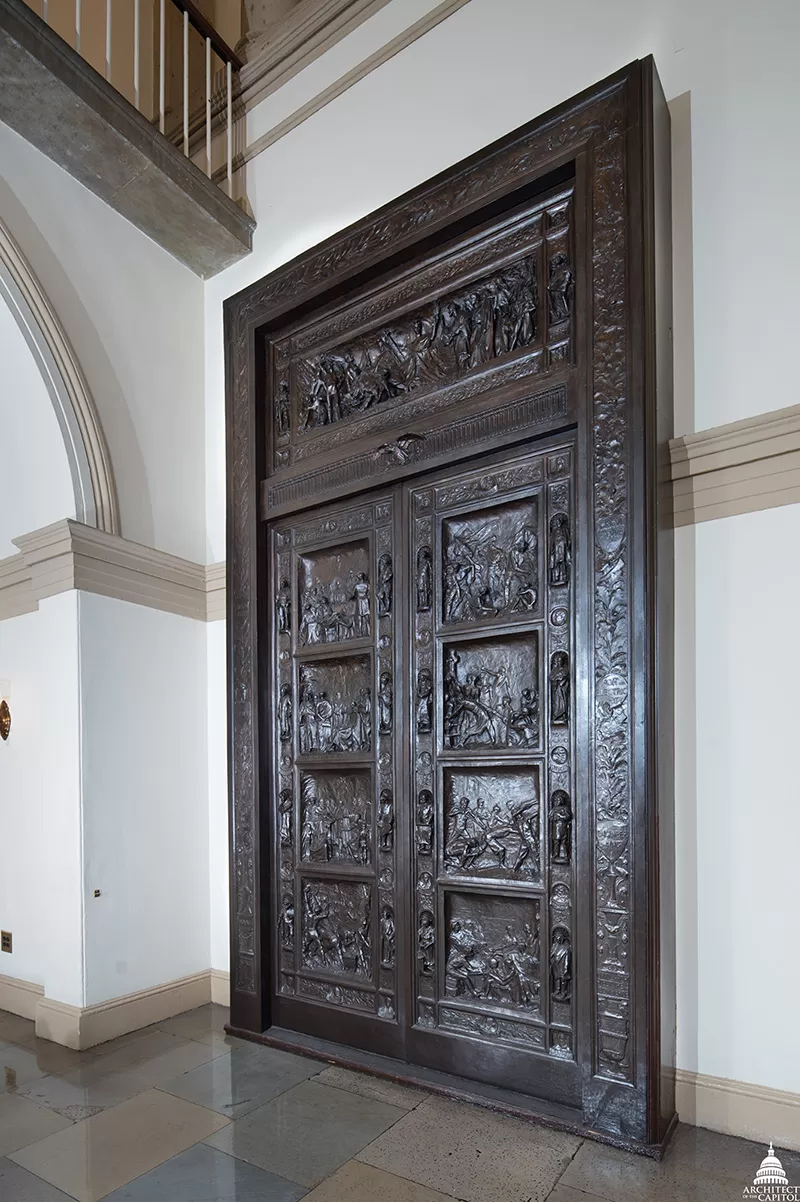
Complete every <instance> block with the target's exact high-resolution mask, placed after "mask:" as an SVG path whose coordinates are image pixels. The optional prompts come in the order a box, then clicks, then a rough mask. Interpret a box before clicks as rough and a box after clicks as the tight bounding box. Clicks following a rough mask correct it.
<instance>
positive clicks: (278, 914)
mask: <svg viewBox="0 0 800 1202" xmlns="http://www.w3.org/2000/svg"><path fill="white" fill-rule="evenodd" d="M396 524H397V506H396V501H395V498H394V496H393V494H392V493H391V492H389V493H388V494H386V495H383V496H378V497H376V498H375V499H371V500H368V501H361V502H359V503H355V504H354V503H351V504H350V505H349V506H345V507H343V508H338V509H331V508H330V507H329V508H327V509H325V510H324V511H316V512H315V513H314V514H313V515H312V516H310V517H304V519H302V520H297V521H294V522H291V523H286V524H284V523H281V524H280V525H279V526H277V527H276V528H273V529H272V531H271V544H272V546H271V559H272V580H273V588H272V590H271V592H272V596H273V597H274V598H275V601H274V606H275V609H274V616H273V619H272V630H273V635H272V640H271V642H272V679H273V682H274V685H273V699H274V703H273V707H272V717H271V723H272V731H271V734H272V738H271V740H270V742H271V745H272V747H273V763H272V787H271V797H272V807H271V808H272V815H273V821H272V824H271V825H272V849H271V854H272V866H273V868H272V873H271V876H272V882H273V885H272V909H273V919H274V921H273V923H272V924H271V925H272V929H273V930H274V931H275V933H276V938H275V941H274V946H273V965H272V968H273V971H272V977H273V993H274V1000H275V1013H276V1019H277V1022H278V1024H279V1025H281V1026H285V1027H290V1028H292V1029H296V1030H303V1031H307V1032H309V1033H311V1034H316V1035H319V1036H324V1037H327V1038H332V1039H338V1040H342V1041H343V1042H345V1043H351V1044H353V1045H356V1046H359V1047H364V1048H367V1049H371V1050H373V1051H380V1052H384V1053H387V1054H390V1055H395V1056H400V1055H402V1054H403V1035H402V1028H401V1026H400V1025H399V1022H398V987H397V985H398V982H397V975H398V972H397V947H398V931H397V926H398V903H397V893H396V880H397V868H396V859H397V847H398V837H397V819H396V799H397V795H398V779H397V756H396V754H395V746H396V741H397V737H398V729H399V721H398V720H399V714H398V706H397V704H396V698H395V680H396V677H397V667H398V661H397V652H398V642H399V641H398V638H397V632H398V621H397V604H396V601H397V593H398V590H397V579H396V576H395V572H396V570H397V548H396V543H397V535H396Z"/></svg>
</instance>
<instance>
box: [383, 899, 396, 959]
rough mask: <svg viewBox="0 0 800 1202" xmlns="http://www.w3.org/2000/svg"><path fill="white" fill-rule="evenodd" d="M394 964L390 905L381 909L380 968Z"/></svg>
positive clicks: (392, 919) (392, 925) (392, 915)
mask: <svg viewBox="0 0 800 1202" xmlns="http://www.w3.org/2000/svg"><path fill="white" fill-rule="evenodd" d="M393 965H394V914H393V913H392V909H391V906H384V907H383V910H382V911H381V968H391V967H392V966H393Z"/></svg>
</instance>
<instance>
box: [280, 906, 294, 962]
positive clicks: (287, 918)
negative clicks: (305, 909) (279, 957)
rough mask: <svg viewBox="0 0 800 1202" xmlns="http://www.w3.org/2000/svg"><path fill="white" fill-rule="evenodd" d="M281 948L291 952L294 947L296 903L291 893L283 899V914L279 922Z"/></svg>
mask: <svg viewBox="0 0 800 1202" xmlns="http://www.w3.org/2000/svg"><path fill="white" fill-rule="evenodd" d="M278 926H279V927H280V940H281V946H282V947H285V948H287V949H288V950H290V951H291V949H292V948H293V947H294V901H293V899H292V895H291V893H284V895H283V897H282V898H281V914H280V918H279V920H278Z"/></svg>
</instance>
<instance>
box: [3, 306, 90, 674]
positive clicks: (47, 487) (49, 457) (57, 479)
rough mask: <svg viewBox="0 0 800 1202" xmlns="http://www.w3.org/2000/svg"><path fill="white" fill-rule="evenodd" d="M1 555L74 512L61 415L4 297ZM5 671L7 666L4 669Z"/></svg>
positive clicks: (12, 552) (73, 514) (12, 550)
mask: <svg viewBox="0 0 800 1202" xmlns="http://www.w3.org/2000/svg"><path fill="white" fill-rule="evenodd" d="M0 365H2V370H0V414H2V432H1V433H0V496H2V498H3V503H2V504H0V559H3V558H5V557H6V556H8V555H14V554H15V553H16V550H17V548H16V547H15V546H14V545H13V544H12V542H11V539H12V538H14V537H15V536H16V535H18V534H27V533H28V532H29V531H31V530H38V529H40V528H41V527H42V526H49V525H50V523H51V522H57V521H58V520H59V518H65V517H74V516H75V502H74V497H73V491H72V478H71V476H70V471H69V463H68V462H67V457H66V452H65V450H64V443H63V440H62V437H61V430H60V428H59V425H58V419H57V417H56V414H55V410H54V409H53V405H52V402H51V400H50V397H49V395H48V392H47V388H46V387H45V383H44V380H43V379H42V377H41V375H40V373H39V369H38V367H37V366H36V361H35V359H34V357H33V355H32V354H31V351H30V348H29V347H28V344H27V342H26V341H25V336H24V335H23V333H22V331H21V330H20V328H19V326H18V325H17V323H16V321H15V320H14V316H13V314H12V312H11V310H10V309H9V308H8V307H7V306H6V304H5V302H4V301H3V300H2V298H0ZM0 676H2V672H0Z"/></svg>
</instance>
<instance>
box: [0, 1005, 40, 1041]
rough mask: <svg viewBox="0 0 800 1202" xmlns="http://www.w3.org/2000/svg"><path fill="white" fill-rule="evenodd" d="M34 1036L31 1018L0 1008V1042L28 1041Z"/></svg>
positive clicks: (34, 1029)
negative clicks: (21, 1016)
mask: <svg viewBox="0 0 800 1202" xmlns="http://www.w3.org/2000/svg"><path fill="white" fill-rule="evenodd" d="M35 1038H36V1026H35V1024H34V1022H33V1020H32V1019H30V1018H20V1016H19V1015H18V1014H9V1012H8V1011H7V1010H0V1043H29V1042H30V1040H32V1039H35Z"/></svg>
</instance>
